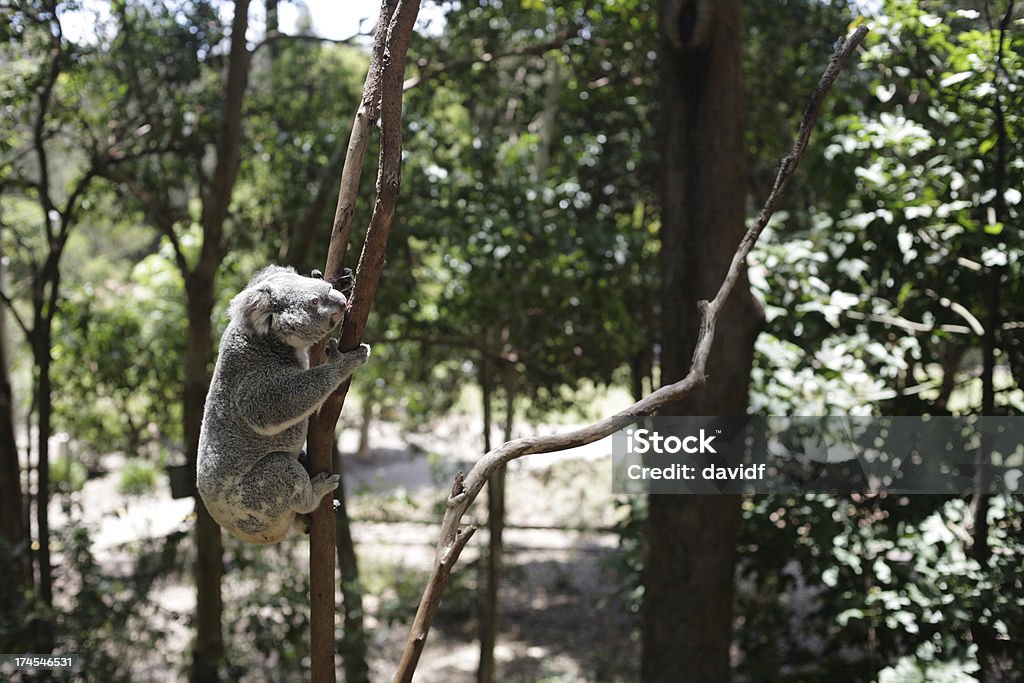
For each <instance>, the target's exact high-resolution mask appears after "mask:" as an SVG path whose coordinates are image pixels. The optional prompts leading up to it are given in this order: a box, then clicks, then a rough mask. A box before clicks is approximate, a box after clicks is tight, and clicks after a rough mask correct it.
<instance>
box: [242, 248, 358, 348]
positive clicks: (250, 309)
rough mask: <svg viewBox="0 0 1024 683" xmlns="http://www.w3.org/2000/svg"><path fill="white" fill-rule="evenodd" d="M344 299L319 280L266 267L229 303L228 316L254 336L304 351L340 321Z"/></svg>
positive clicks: (289, 271)
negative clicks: (279, 341) (271, 336)
mask: <svg viewBox="0 0 1024 683" xmlns="http://www.w3.org/2000/svg"><path fill="white" fill-rule="evenodd" d="M346 303H347V301H346V300H345V296H344V295H343V294H342V293H341V292H339V291H338V290H336V289H334V288H333V287H331V285H330V283H328V282H326V281H325V280H322V279H317V278H311V277H303V276H301V275H299V274H298V273H296V272H295V270H294V269H293V268H282V267H281V266H268V267H267V268H264V269H263V270H261V271H259V272H258V273H256V275H255V276H254V277H253V278H252V280H251V281H250V282H249V285H248V286H247V287H246V288H245V289H244V290H242V293H241V294H239V295H238V296H236V297H235V298H234V299H232V300H231V306H230V308H229V309H228V315H229V316H230V317H231V319H232V320H233V321H236V322H238V323H239V324H240V325H242V326H244V327H247V328H248V329H250V330H251V331H252V332H253V333H255V334H257V335H264V334H270V335H273V336H275V337H277V338H278V339H280V340H281V341H283V342H285V343H286V344H288V345H289V346H293V347H295V348H300V349H302V348H308V347H310V346H312V345H313V344H315V343H316V342H318V341H319V340H320V339H323V337H324V335H326V334H327V333H328V332H330V331H331V329H332V328H333V327H334V326H335V325H337V324H338V323H339V322H340V321H341V317H342V314H344V312H345V305H346Z"/></svg>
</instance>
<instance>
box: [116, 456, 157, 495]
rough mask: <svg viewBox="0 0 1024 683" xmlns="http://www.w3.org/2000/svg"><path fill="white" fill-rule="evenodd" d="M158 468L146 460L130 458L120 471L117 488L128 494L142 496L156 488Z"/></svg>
mask: <svg viewBox="0 0 1024 683" xmlns="http://www.w3.org/2000/svg"><path fill="white" fill-rule="evenodd" d="M156 482H157V468H156V466H155V465H153V463H150V462H146V461H145V460H128V461H127V462H125V464H124V465H123V466H122V467H121V470H120V472H118V481H117V490H118V491H120V492H121V493H123V494H125V495H127V496H142V495H145V494H147V493H152V492H153V491H154V490H156Z"/></svg>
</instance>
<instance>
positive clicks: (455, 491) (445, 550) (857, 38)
mask: <svg viewBox="0 0 1024 683" xmlns="http://www.w3.org/2000/svg"><path fill="white" fill-rule="evenodd" d="M867 32H868V29H867V27H864V26H861V27H859V28H858V29H857V30H856V31H854V32H853V33H852V34H851V35H850V36H849V37H847V38H845V39H842V38H840V39H839V40H838V41H837V42H836V44H835V48H834V50H833V54H832V59H831V61H830V62H829V65H828V67H827V68H826V69H825V72H824V73H823V74H822V76H821V80H820V81H819V82H818V86H817V88H816V89H815V91H814V94H813V95H812V96H811V100H810V103H809V104H808V106H807V109H806V110H805V112H804V115H803V118H802V120H801V122H800V128H799V130H798V132H797V135H796V140H795V141H794V144H793V149H792V151H791V152H790V153H789V154H787V155H786V156H785V157H784V158H783V159H782V162H781V163H780V164H779V170H778V173H777V175H776V178H775V183H774V185H773V186H772V189H771V192H770V193H769V194H768V198H767V199H766V200H765V203H764V205H763V207H762V208H761V211H760V212H759V213H758V215H757V219H756V220H755V221H754V224H753V225H751V227H750V228H749V229H748V230H747V232H746V234H745V235H744V236H743V239H742V240H741V241H740V243H739V246H738V247H737V248H736V252H735V254H734V255H733V259H732V263H731V264H730V266H729V270H728V272H727V273H726V275H725V278H724V280H723V281H722V284H721V286H720V287H719V290H718V293H717V294H716V295H715V298H714V299H712V300H711V301H710V302H708V301H701V302H699V303H698V307H699V308H700V310H701V314H702V320H701V328H700V332H699V334H698V337H697V345H696V348H695V349H694V353H693V360H692V361H691V364H690V370H689V372H688V373H687V375H686V376H685V377H684V378H683V379H681V380H679V381H678V382H676V383H674V384H669V385H667V386H664V387H661V388H660V389H658V390H657V391H654V392H653V393H651V394H649V395H648V396H647V397H645V398H643V399H642V400H640V401H638V402H636V403H634V404H633V405H631V406H630V407H628V408H626V409H625V410H623V411H621V412H619V413H616V414H615V415H612V416H611V417H607V418H605V419H603V420H601V421H600V422H596V423H594V424H591V425H588V426H586V427H582V428H580V429H575V430H573V431H570V432H566V433H563V434H554V435H550V436H532V437H526V438H521V439H514V440H512V441H509V442H507V443H504V444H502V445H501V446H499V447H498V448H495V449H493V450H492V451H490V452H489V453H487V454H485V455H484V456H483V457H482V458H480V460H478V461H477V462H476V464H475V465H473V468H472V469H471V470H470V472H469V474H468V475H467V476H466V477H465V479H464V480H463V478H462V474H461V472H460V473H459V474H458V475H457V476H456V478H455V485H454V486H453V488H452V492H451V494H450V495H449V497H448V505H447V508H446V510H445V513H444V518H443V519H442V521H441V530H440V534H439V538H438V542H437V550H436V552H435V555H434V570H433V572H432V574H431V576H430V579H429V581H428V582H427V586H426V588H425V589H424V591H423V596H422V597H421V598H420V604H419V608H418V609H417V611H416V617H415V619H414V620H413V624H412V627H411V629H410V632H409V638H408V640H407V642H406V647H405V652H404V653H403V655H402V660H401V663H400V664H399V668H398V671H397V672H396V673H395V676H394V679H393V680H394V681H396V682H400V681H401V682H405V681H411V680H412V675H413V672H414V671H415V669H416V664H417V662H418V660H419V656H420V654H421V653H422V651H423V646H424V643H425V641H426V637H427V633H428V632H429V630H430V624H431V623H432V621H433V617H434V614H435V613H436V611H437V607H438V605H439V604H440V600H441V594H442V593H443V591H444V586H445V583H446V582H447V580H448V575H449V574H450V573H451V568H452V565H454V563H455V562H456V561H457V560H458V557H459V554H460V553H461V552H462V549H463V548H464V547H465V545H466V542H467V541H468V540H469V536H470V535H471V534H472V527H470V528H467V529H462V528H460V526H459V525H460V523H461V520H462V516H463V515H464V514H465V513H466V510H467V509H468V508H469V506H470V505H471V504H472V503H473V501H474V500H476V497H477V496H478V495H479V494H480V491H481V490H482V489H483V487H484V484H485V483H487V480H488V479H489V478H490V476H491V475H492V474H493V473H494V472H495V471H496V470H497V469H498V468H499V467H501V466H502V465H505V464H506V463H508V462H510V461H511V460H515V459H516V458H521V457H523V456H525V455H530V454H533V453H552V452H555V451H561V450H565V449H567V448H575V447H577V446H583V445H585V444H589V443H593V442H594V441H598V440H599V439H603V438H605V437H607V436H610V435H611V434H612V433H614V432H615V431H617V430H619V429H622V428H623V427H626V426H627V425H629V424H631V423H633V422H635V421H636V419H637V418H639V417H643V416H645V415H650V414H652V413H654V412H655V411H656V410H658V409H659V408H661V407H663V406H664V405H666V404H668V403H671V402H674V401H678V400H680V399H681V398H683V397H685V396H686V395H688V394H689V393H691V392H692V391H693V390H694V389H696V388H697V387H698V386H700V385H702V384H704V382H705V381H706V379H707V378H706V377H705V374H704V373H705V369H706V367H707V361H708V356H709V354H710V353H711V347H712V344H713V343H714V338H715V323H716V322H717V320H718V315H719V313H720V312H721V310H722V307H723V306H724V305H725V302H726V300H727V299H728V297H729V294H730V293H731V292H732V290H733V287H734V286H735V284H736V282H737V280H738V279H739V277H740V274H741V273H742V271H743V269H744V268H745V267H746V259H747V255H748V254H749V253H750V250H751V249H752V248H753V246H754V244H755V243H756V242H757V239H758V237H760V235H761V233H762V232H763V231H764V228H765V226H767V225H768V221H769V220H770V219H771V217H772V214H773V213H774V211H775V207H776V205H777V204H778V201H779V197H780V196H781V194H782V191H783V190H784V189H785V187H786V184H787V183H788V182H789V179H790V177H791V176H792V175H793V172H794V171H795V170H796V167H797V164H798V163H799V161H800V157H801V156H802V155H803V153H804V150H805V149H806V148H807V142H808V140H809V139H810V135H811V129H812V127H813V125H814V122H815V120H816V119H817V116H818V112H819V110H820V108H821V104H822V102H823V101H824V99H825V95H826V94H827V93H828V91H829V89H830V88H831V87H832V84H833V83H834V82H835V80H836V78H837V77H838V75H839V72H840V70H841V69H842V67H843V65H844V64H845V63H846V61H847V60H848V59H849V57H850V55H852V54H853V52H854V50H856V48H857V47H858V46H859V45H860V43H861V41H863V39H864V36H865V35H866V34H867Z"/></svg>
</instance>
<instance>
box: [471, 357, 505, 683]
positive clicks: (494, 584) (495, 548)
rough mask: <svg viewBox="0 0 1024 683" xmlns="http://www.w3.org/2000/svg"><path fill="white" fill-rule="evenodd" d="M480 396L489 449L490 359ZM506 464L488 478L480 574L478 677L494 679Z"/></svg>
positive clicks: (484, 362) (486, 681)
mask: <svg viewBox="0 0 1024 683" xmlns="http://www.w3.org/2000/svg"><path fill="white" fill-rule="evenodd" d="M479 381H480V397H481V407H482V408H483V436H484V451H483V452H484V453H488V452H489V451H490V450H491V420H492V408H491V397H492V394H493V392H494V384H493V382H492V381H491V361H490V360H488V359H487V358H484V357H481V359H480V377H479ZM504 486H505V468H504V467H502V468H501V469H500V470H499V471H498V472H496V473H495V474H494V475H493V476H491V477H490V479H489V480H488V482H487V532H488V535H489V541H488V544H487V559H486V563H484V562H481V565H480V578H481V581H480V583H481V585H482V586H483V590H481V591H480V664H479V666H478V667H477V675H476V677H477V680H478V681H480V683H492V682H493V681H494V673H495V672H494V646H495V644H496V643H497V641H498V575H499V574H500V572H501V522H502V520H501V519H500V515H501V512H503V510H504V499H505V496H504Z"/></svg>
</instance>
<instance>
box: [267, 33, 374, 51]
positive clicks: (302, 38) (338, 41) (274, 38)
mask: <svg viewBox="0 0 1024 683" xmlns="http://www.w3.org/2000/svg"><path fill="white" fill-rule="evenodd" d="M368 35H370V34H369V33H363V32H359V33H354V34H352V35H351V36H349V37H348V38H326V37H324V36H317V35H313V34H312V33H281V32H280V31H272V32H270V33H268V34H267V35H266V37H265V38H264V39H263V40H261V41H260V42H258V43H256V45H255V46H253V48H252V50H250V51H249V52H250V54H256V53H257V52H258V51H259V49H260V48H261V47H266V46H268V45H273V44H274V43H277V42H280V41H282V40H293V41H296V42H305V43H334V44H335V45H351V44H353V43H355V42H356V40H357V39H359V38H364V37H366V36H368Z"/></svg>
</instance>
